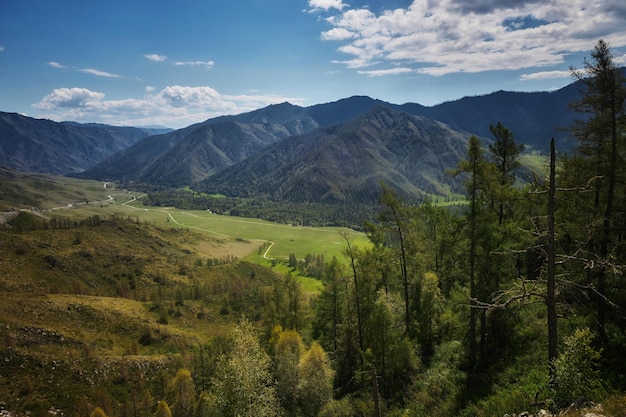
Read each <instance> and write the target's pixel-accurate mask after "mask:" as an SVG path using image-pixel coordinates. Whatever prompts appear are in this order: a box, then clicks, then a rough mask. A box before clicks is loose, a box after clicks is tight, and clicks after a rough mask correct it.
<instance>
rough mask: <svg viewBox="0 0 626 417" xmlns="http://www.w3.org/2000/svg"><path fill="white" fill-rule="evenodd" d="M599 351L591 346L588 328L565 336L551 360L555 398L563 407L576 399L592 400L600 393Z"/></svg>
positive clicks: (591, 336) (591, 337)
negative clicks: (562, 345)
mask: <svg viewBox="0 0 626 417" xmlns="http://www.w3.org/2000/svg"><path fill="white" fill-rule="evenodd" d="M600 356H601V355H600V351H598V350H596V349H595V348H594V347H593V334H592V333H591V331H590V330H589V329H588V328H583V329H577V330H576V331H575V332H574V334H572V335H571V336H568V337H567V338H565V341H564V347H563V352H562V353H561V355H560V356H559V357H558V358H557V360H556V361H555V362H554V368H555V371H556V372H555V380H554V386H555V392H554V401H555V403H556V405H557V406H559V407H566V406H568V405H569V404H571V403H572V402H574V401H575V400H578V399H579V398H584V399H586V400H595V399H597V397H598V396H600V395H601V394H602V384H601V379H600V373H599V372H598V369H597V364H598V360H599V359H600Z"/></svg>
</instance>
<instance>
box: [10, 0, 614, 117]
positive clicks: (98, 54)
mask: <svg viewBox="0 0 626 417" xmlns="http://www.w3.org/2000/svg"><path fill="white" fill-rule="evenodd" d="M600 38H603V39H604V40H606V41H607V42H608V43H609V44H610V45H611V47H612V51H613V55H614V58H615V61H616V62H617V63H619V64H621V65H624V64H626V4H625V2H624V1H623V0H414V1H412V0H386V1H384V0H371V1H367V0H364V1H363V0H231V1H217V0H215V1H210V0H176V1H174V0H125V1H119V0H108V1H106V2H102V1H96V0H89V1H86V0H54V1H53V0H19V1H17V0H15V1H13V0H0V111H7V112H17V113H22V114H25V115H28V116H31V117H38V118H49V119H52V120H56V121H61V120H75V121H79V122H99V123H108V124H114V125H135V126H147V125H164V126H169V127H173V128H180V127H184V126H187V125H189V124H192V123H196V122H200V121H203V120H206V119H208V118H211V117H215V116H218V115H223V114H237V113H241V112H244V111H249V110H253V109H257V108H260V107H264V106H266V105H269V104H273V103H281V102H284V101H289V102H290V103H293V104H298V105H303V106H308V105H313V104H317V103H325V102H330V101H336V100H339V99H341V98H345V97H349V96H352V95H368V96H370V97H373V98H378V99H381V100H385V101H389V102H392V103H398V104H401V103H406V102H415V103H420V104H423V105H434V104H437V103H440V102H443V101H448V100H455V99H458V98H461V97H463V96H467V95H480V94H488V93H491V92H493V91H497V90H513V91H537V90H551V89H556V88H561V87H563V86H565V85H566V84H568V83H570V82H571V78H570V77H569V71H568V68H569V67H570V66H574V67H578V68H580V67H581V66H582V62H583V58H584V57H586V56H589V52H590V51H591V49H593V47H594V45H595V44H596V42H597V41H598V40H599V39H600Z"/></svg>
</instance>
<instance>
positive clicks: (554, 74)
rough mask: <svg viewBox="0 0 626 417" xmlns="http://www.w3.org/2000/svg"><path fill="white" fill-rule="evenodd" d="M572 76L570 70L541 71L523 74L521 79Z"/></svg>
mask: <svg viewBox="0 0 626 417" xmlns="http://www.w3.org/2000/svg"><path fill="white" fill-rule="evenodd" d="M571 76H572V73H571V72H570V71H539V72H533V73H531V74H522V76H521V77H520V80H521V81H528V80H545V79H549V78H569V77H571Z"/></svg>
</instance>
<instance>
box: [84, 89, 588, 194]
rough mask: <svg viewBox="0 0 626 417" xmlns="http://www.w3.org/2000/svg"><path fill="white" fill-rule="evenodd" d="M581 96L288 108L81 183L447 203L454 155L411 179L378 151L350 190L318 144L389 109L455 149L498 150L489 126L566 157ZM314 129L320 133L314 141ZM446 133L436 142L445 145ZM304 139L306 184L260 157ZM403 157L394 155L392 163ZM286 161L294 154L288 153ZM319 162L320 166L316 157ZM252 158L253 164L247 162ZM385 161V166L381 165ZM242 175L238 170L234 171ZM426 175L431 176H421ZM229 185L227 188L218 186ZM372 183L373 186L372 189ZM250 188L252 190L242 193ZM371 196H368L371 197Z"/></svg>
mask: <svg viewBox="0 0 626 417" xmlns="http://www.w3.org/2000/svg"><path fill="white" fill-rule="evenodd" d="M578 89H579V88H578V86H577V85H576V84H571V85H569V86H567V87H565V88H563V89H560V90H557V91H554V92H535V93H519V92H504V91H499V92H496V93H492V94H489V95H485V96H478V97H465V98H462V99H460V100H456V101H452V102H446V103H442V104H439V105H436V106H432V107H426V106H422V105H419V104H414V103H407V104H403V105H396V104H391V103H386V102H383V101H380V100H375V99H372V98H369V97H363V96H354V97H350V98H346V99H342V100H338V101H336V102H332V103H325V104H319V105H314V106H310V107H299V106H293V105H291V104H289V103H283V104H280V105H272V106H269V107H266V108H263V109H259V110H256V111H253V112H250V113H244V114H240V115H236V116H223V117H218V118H215V119H209V120H207V121H205V122H203V123H199V124H197V125H192V126H189V127H187V128H184V129H181V130H177V131H175V132H171V133H168V134H165V135H160V136H153V137H150V138H147V139H146V140H143V141H140V142H138V143H137V144H135V145H134V146H131V147H130V148H128V149H126V150H124V151H122V152H119V153H117V154H115V155H112V156H111V157H110V158H108V159H107V160H106V161H104V162H102V163H100V164H98V165H96V166H94V167H92V168H90V169H88V170H86V171H85V172H83V173H81V174H78V176H79V177H81V178H93V179H99V180H123V181H133V182H138V183H143V184H150V185H159V186H174V187H180V186H188V185H190V184H192V183H199V182H203V181H204V182H203V184H202V185H199V186H198V189H203V190H217V189H220V190H222V191H228V192H232V193H233V195H252V194H253V193H251V189H252V188H251V187H252V184H257V185H255V186H257V187H259V192H260V193H261V194H263V195H265V196H274V197H273V198H278V199H291V200H293V199H294V198H295V199H302V198H304V199H305V200H307V201H312V200H313V199H314V198H318V197H320V198H322V200H324V201H332V200H343V199H345V198H346V196H347V193H351V194H352V196H351V197H350V198H356V199H361V200H363V198H365V194H363V192H365V193H366V194H370V196H371V195H372V194H375V193H376V191H375V190H376V184H377V182H378V181H379V180H380V179H385V180H386V181H388V182H391V183H393V185H394V187H396V188H397V189H398V190H399V191H401V192H402V193H405V194H409V195H411V196H413V197H418V198H419V195H420V194H422V193H424V192H427V193H436V194H447V193H448V192H449V190H450V185H451V184H450V179H449V178H446V176H445V175H444V172H445V171H446V170H447V169H449V168H452V167H453V166H454V165H455V164H456V162H458V158H449V157H448V155H449V154H445V155H442V156H441V157H437V156H435V153H437V152H439V151H441V150H436V149H434V148H431V149H430V150H431V152H430V153H426V154H424V155H421V156H420V158H421V159H420V160H415V161H413V162H415V163H417V165H413V167H412V168H411V169H410V171H411V172H405V171H406V168H407V167H406V166H402V167H400V171H398V170H396V169H395V165H396V164H397V163H401V164H405V165H406V164H408V163H412V162H409V161H408V160H406V161H399V160H398V161H385V162H381V157H379V156H377V152H378V151H376V150H372V149H370V150H369V151H363V152H354V153H352V157H353V158H356V159H358V158H361V157H363V158H366V160H363V161H357V162H356V163H357V164H359V165H360V166H361V168H362V169H364V170H365V171H363V172H368V173H373V174H374V175H373V176H372V175H368V176H367V177H368V178H363V179H360V180H358V181H357V182H358V183H359V184H355V183H354V182H350V184H349V185H348V184H347V181H348V182H349V181H352V180H350V179H349V178H353V177H354V176H355V174H356V172H355V171H353V172H352V173H349V172H348V171H347V167H343V169H344V172H338V171H337V170H333V169H330V168H329V166H331V165H333V164H335V165H341V164H340V161H338V160H337V157H336V156H331V155H330V153H329V149H319V150H317V151H314V150H313V144H315V146H317V145H322V144H323V143H326V141H325V140H322V139H321V138H323V137H326V136H328V135H331V134H332V133H330V132H333V131H334V130H333V129H334V127H335V126H340V125H346V127H345V129H351V127H349V126H353V125H354V123H359V122H358V121H357V122H355V120H360V118H361V117H363V115H364V114H366V113H368V112H370V111H372V110H373V109H375V108H386V109H389V110H394V111H395V113H394V115H397V114H400V113H405V114H409V115H412V116H417V117H419V118H421V119H422V122H420V123H426V120H427V119H429V120H430V121H429V122H428V123H430V125H432V126H439V127H440V128H441V129H444V130H446V132H447V133H445V135H447V136H449V140H451V141H458V139H459V137H461V136H462V137H464V138H465V139H467V138H468V137H469V136H470V135H471V134H475V135H477V136H479V137H482V138H483V141H484V142H485V143H487V142H488V141H489V140H491V134H490V132H489V125H490V124H491V123H496V122H498V121H499V122H502V123H503V124H504V125H505V126H506V127H507V128H509V129H510V130H511V131H512V132H513V133H514V135H515V138H516V141H517V142H518V143H524V144H526V145H529V146H530V148H531V149H535V150H539V151H542V150H545V149H546V146H547V143H548V141H549V140H550V138H552V137H555V138H556V139H557V144H558V146H559V149H563V150H567V149H570V148H571V146H572V144H571V141H569V140H568V139H567V132H565V131H563V130H562V128H563V127H566V126H568V125H570V123H571V121H572V120H573V118H574V117H576V115H575V114H574V113H573V112H571V111H569V110H568V104H569V103H570V102H571V101H572V100H574V99H575V98H577V97H578V96H579V94H580V93H579V91H578ZM394 117H395V116H394ZM398 123H401V122H400V121H399V122H398ZM442 124H445V125H447V126H443V125H442ZM315 129H321V130H320V131H319V132H314V131H315ZM329 129H330V130H329ZM345 129H344V130H345ZM437 129H439V128H437ZM442 132H443V131H442ZM442 132H440V133H438V135H443V134H444V133H442ZM380 133H381V131H379V132H378V134H379V136H380V137H384V138H385V140H388V141H390V144H389V146H391V147H392V148H393V147H394V146H395V145H394V140H395V139H393V138H392V136H393V135H395V134H397V133H398V131H395V132H394V133H393V134H392V135H390V134H389V132H384V134H383V135H382V136H381V135H380ZM306 134H310V136H307V138H308V139H305V138H300V139H295V140H296V142H298V143H300V141H302V140H310V141H311V143H310V144H307V145H298V146H300V147H302V146H304V148H306V152H307V154H308V158H317V162H315V163H319V164H321V166H320V167H318V168H317V169H314V170H310V169H309V168H310V165H311V164H313V163H314V162H313V160H311V159H309V160H308V161H302V163H303V164H305V165H308V167H304V166H299V167H298V169H299V172H301V173H302V172H304V171H306V173H307V176H308V179H305V178H304V177H303V174H302V175H292V174H293V172H292V171H291V169H290V168H289V167H284V169H282V170H279V169H277V165H276V158H273V157H271V156H269V155H267V154H264V153H263V151H264V150H265V149H266V147H269V146H271V145H274V144H277V143H278V142H281V141H283V140H285V141H293V140H294V139H292V138H291V137H292V136H294V135H305V136H306ZM362 145H363V146H366V145H365V144H362ZM289 146H291V145H289V144H284V145H280V146H279V147H278V148H274V147H272V149H278V151H277V152H279V153H280V152H282V151H280V149H282V148H281V147H283V148H288V147H289ZM367 146H370V147H371V146H383V147H384V146H386V145H385V144H383V143H382V142H381V141H378V142H376V143H374V142H370V143H369V144H368V145H367ZM397 151H398V150H397V149H396V150H393V149H392V150H391V153H392V154H393V153H395V152H397ZM459 151H461V153H463V152H464V151H462V150H461V148H457V149H456V151H455V152H457V153H458V152H459ZM271 152H273V151H271ZM285 152H287V153H289V151H288V150H285ZM372 152H373V153H372ZM417 152H418V153H419V152H420V151H419V150H417ZM433 152H434V153H433ZM314 153H316V155H317V156H313V154H314ZM383 153H384V152H383ZM251 157H252V160H250V161H247V159H248V158H251ZM277 158H282V157H277ZM384 158H385V157H384V156H382V159H384ZM356 159H355V160H356ZM392 159H393V158H392ZM435 159H437V161H435ZM262 160H265V161H266V163H269V164H270V165H269V166H267V167H263V166H258V165H259V164H262V162H259V161H262ZM372 160H377V161H378V162H376V163H374V164H375V165H377V166H376V167H375V169H374V171H372V169H373V166H370V165H371V164H372V163H373V162H372ZM244 161H247V162H246V164H244V165H239V164H241V163H243V162H244ZM255 161H257V162H255ZM379 163H380V164H379ZM450 164H452V165H450ZM235 166H236V167H237V168H230V167H235ZM253 166H254V168H252V167H253ZM294 168H295V166H294ZM269 170H271V171H272V174H271V177H268V176H264V175H265V174H268V172H267V171H269ZM403 170H404V171H403ZM420 170H424V172H420V173H418V172H417V171H420ZM263 172H265V174H263ZM244 175H248V178H244ZM401 177H402V178H401ZM209 178H211V179H209ZM226 180H227V183H224V184H218V183H217V182H221V181H226ZM368 180H369V181H370V182H369V185H368V186H365V185H364V184H365V182H367V181H368ZM364 181H365V182H364ZM246 183H247V184H249V185H248V186H247V189H246V190H244V189H243V188H246V186H245V184H246ZM277 183H280V186H277V185H276V184H277ZM209 184H210V185H209ZM268 184H269V185H268ZM242 187H243V188H242ZM311 187H312V188H311ZM298 188H300V189H302V190H307V191H306V193H307V196H306V197H304V194H302V193H299V192H292V190H297V189H298ZM366 188H368V190H367V191H364V190H365V189H366ZM331 189H332V191H331ZM348 189H349V190H348ZM344 190H347V191H344ZM297 195H300V196H299V197H297Z"/></svg>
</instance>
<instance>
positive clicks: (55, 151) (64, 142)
mask: <svg viewBox="0 0 626 417" xmlns="http://www.w3.org/2000/svg"><path fill="white" fill-rule="evenodd" d="M162 131H163V130H160V129H144V128H134V127H121V126H108V125H101V124H79V123H73V122H63V123H57V122H53V121H51V120H44V119H33V118H30V117H26V116H22V115H19V114H16V113H4V112H0V166H2V167H4V168H11V169H16V170H20V171H30V172H40V173H50V174H67V173H76V172H81V171H84V170H85V169H87V168H90V167H92V166H94V165H96V164H98V163H99V162H101V161H103V160H104V159H105V158H107V157H108V156H110V155H113V154H114V153H116V152H119V151H121V150H123V149H126V148H128V147H129V146H131V145H132V144H134V143H136V142H138V141H139V140H141V139H143V138H145V137H148V136H150V135H153V134H155V133H158V132H162Z"/></svg>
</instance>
